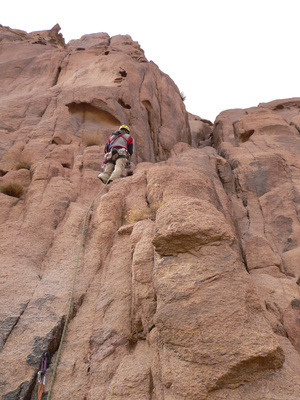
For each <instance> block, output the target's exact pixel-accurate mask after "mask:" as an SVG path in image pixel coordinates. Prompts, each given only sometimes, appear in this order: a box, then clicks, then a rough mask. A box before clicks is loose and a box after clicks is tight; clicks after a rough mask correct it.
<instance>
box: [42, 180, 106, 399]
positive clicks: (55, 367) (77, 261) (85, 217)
mask: <svg viewBox="0 0 300 400" xmlns="http://www.w3.org/2000/svg"><path fill="white" fill-rule="evenodd" d="M106 185H107V183H106V184H105V185H104V186H103V187H102V188H101V190H100V191H99V192H98V193H97V194H96V196H95V197H94V198H93V200H92V201H91V203H90V205H89V207H88V209H87V210H86V213H85V216H84V220H83V226H82V230H81V237H80V244H79V248H78V253H77V260H76V265H75V269H74V275H73V283H72V288H71V293H70V298H69V306H68V311H67V316H66V319H65V324H64V328H63V332H62V335H61V338H60V343H59V346H58V350H57V354H56V360H55V364H54V367H53V372H52V378H51V382H50V387H49V391H48V396H47V400H50V397H51V391H52V387H53V384H54V379H55V375H56V370H57V366H58V362H59V357H60V352H61V348H62V344H63V341H64V337H65V333H66V330H67V326H68V322H69V319H70V315H71V309H72V301H73V294H74V288H75V281H76V275H77V270H78V265H79V257H80V252H81V248H82V244H83V238H84V231H85V225H86V221H87V217H88V213H89V212H90V209H91V208H92V206H93V204H94V201H95V200H96V199H97V197H98V196H100V194H101V192H102V190H103V189H104V188H105V187H106ZM38 400H40V399H38Z"/></svg>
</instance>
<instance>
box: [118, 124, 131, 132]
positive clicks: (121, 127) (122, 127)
mask: <svg viewBox="0 0 300 400" xmlns="http://www.w3.org/2000/svg"><path fill="white" fill-rule="evenodd" d="M119 129H120V130H121V129H126V131H128V133H130V129H129V128H128V126H127V125H121V126H120V128H119Z"/></svg>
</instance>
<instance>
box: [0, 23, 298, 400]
mask: <svg viewBox="0 0 300 400" xmlns="http://www.w3.org/2000/svg"><path fill="white" fill-rule="evenodd" d="M59 29H60V28H59V26H55V27H54V28H53V29H52V30H50V31H43V32H34V33H30V34H28V33H26V32H22V31H16V30H11V29H9V28H5V27H0V46H1V52H0V59H1V61H0V77H1V82H3V85H2V88H1V94H0V95H1V100H2V101H1V106H0V113H1V119H0V120H1V122H0V124H1V126H0V137H1V149H0V151H1V163H0V170H1V178H0V186H1V190H2V193H0V202H1V213H0V217H1V227H2V229H1V241H0V245H1V270H0V271H1V280H0V285H1V290H0V296H1V301H0V340H1V341H0V349H1V350H0V371H1V379H0V396H1V399H2V400H13V399H24V400H25V399H27V400H28V399H35V398H37V390H38V379H37V378H38V376H37V373H38V371H39V369H40V365H41V360H42V357H43V354H44V353H45V352H48V365H47V367H48V368H47V372H46V386H45V393H47V392H49V390H50V381H51V376H52V372H53V369H54V366H55V357H56V354H57V349H58V346H59V343H60V339H61V335H62V331H63V326H64V322H65V319H66V316H67V310H68V302H69V298H70V292H71V288H72V282H73V277H74V271H75V265H78V270H77V276H76V282H75V288H74V295H73V299H72V304H71V314H70V321H69V324H68V326H67V331H66V336H65V339H64V342H63V345H62V352H61V356H60V359H59V363H58V368H57V371H56V375H55V379H54V382H53V385H52V386H51V393H50V394H51V398H52V399H62V398H63V399H65V400H68V399H70V400H71V399H72V400H83V399H85V400H101V399H103V400H104V399H105V400H117V399H119V400H121V399H124V398H128V399H130V400H144V399H145V400H147V399H148V400H189V399H191V400H192V399H193V400H194V399H199V400H205V399H207V400H223V399H224V400H225V399H226V400H240V399H246V400H247V399H249V400H253V399H260V400H271V399H272V400H274V399H281V400H296V399H298V397H299V392H300V383H299V382H300V363H299V361H300V356H299V351H300V336H299V335H300V329H299V318H300V317H299V315H300V314H299V313H300V311H299V310H300V293H299V286H298V285H299V282H300V250H299V249H300V246H299V245H300V243H299V242H300V226H299V212H300V173H299V169H300V161H299V160H300V158H299V154H300V136H299V131H300V122H299V121H300V112H299V108H300V99H287V100H277V101H274V102H271V103H267V104H260V105H259V106H258V107H253V108H251V109H247V110H228V111H224V112H222V113H221V114H220V115H219V116H218V118H217V119H216V121H215V124H214V126H212V124H211V123H210V122H209V121H206V120H203V119H201V118H199V117H197V116H193V115H191V114H187V112H186V110H185V107H184V104H183V102H182V99H181V97H180V93H179V91H178V89H177V87H176V85H175V84H174V83H173V82H172V80H171V79H170V78H169V77H168V76H167V75H165V74H163V73H162V72H161V71H160V70H159V69H158V67H157V66H156V65H155V64H154V63H152V62H150V63H149V62H148V61H147V60H146V59H145V57H144V53H143V51H142V50H141V49H140V47H139V45H138V43H136V42H133V41H132V40H131V38H130V37H129V36H116V37H112V38H110V37H109V36H108V35H107V34H104V33H101V34H94V35H86V36H83V37H82V38H81V39H80V40H76V41H71V42H70V43H68V44H67V45H66V44H65V43H64V40H63V38H62V36H61V35H60V34H59ZM121 123H126V124H127V125H129V126H130V127H131V129H132V134H133V136H134V139H135V144H136V146H135V154H134V158H133V164H134V166H135V169H134V173H133V175H132V176H127V177H125V178H121V179H119V180H117V181H114V182H113V183H111V184H110V185H108V186H104V185H103V184H102V183H101V182H100V181H99V180H98V179H97V175H98V173H99V171H100V164H101V161H102V154H103V148H104V144H105V142H106V139H107V137H108V135H109V134H110V133H111V131H113V130H115V129H116V128H118V125H120V124H121ZM212 130H213V137H211V131H212ZM8 184H11V186H12V192H11V193H10V195H8V189H7V185H8ZM17 184H18V185H19V186H21V188H22V191H23V192H22V191H21V192H20V191H19V192H18V191H17ZM100 191H101V192H100ZM96 195H97V196H96ZM92 199H94V201H93V202H92ZM89 206H91V208H90V209H89ZM85 218H86V219H85ZM84 220H85V221H86V225H85V226H84V230H83V222H84ZM81 238H82V240H83V243H82V244H83V246H82V247H81V252H80V253H78V250H79V245H80V241H81ZM77 261H78V262H77Z"/></svg>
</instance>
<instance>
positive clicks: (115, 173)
mask: <svg viewBox="0 0 300 400" xmlns="http://www.w3.org/2000/svg"><path fill="white" fill-rule="evenodd" d="M126 163H127V158H126V157H118V158H117V159H116V161H114V162H113V161H108V162H107V163H106V164H105V169H104V171H103V172H102V173H101V174H99V175H98V178H100V179H101V180H102V182H103V183H107V181H108V179H109V181H113V180H115V179H118V178H120V176H121V174H122V172H123V169H124V168H125V167H126Z"/></svg>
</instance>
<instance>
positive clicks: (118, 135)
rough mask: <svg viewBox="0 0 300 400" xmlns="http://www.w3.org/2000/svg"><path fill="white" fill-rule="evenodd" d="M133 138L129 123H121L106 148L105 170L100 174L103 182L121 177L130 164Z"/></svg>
mask: <svg viewBox="0 0 300 400" xmlns="http://www.w3.org/2000/svg"><path fill="white" fill-rule="evenodd" d="M133 145H134V142H133V138H132V136H131V135H130V129H129V128H128V126H127V125H121V126H120V128H119V130H117V131H115V132H113V134H112V135H111V136H110V137H109V139H108V141H107V142H106V145H105V148H104V153H105V156H104V171H103V172H102V173H101V174H99V175H98V178H99V179H100V180H101V181H102V182H103V183H110V182H111V181H113V180H115V179H118V178H120V176H121V174H122V171H123V169H124V168H126V165H128V164H130V157H131V156H132V154H133Z"/></svg>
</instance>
